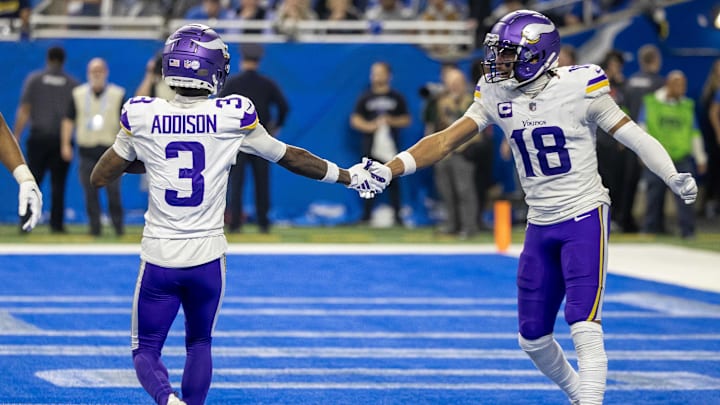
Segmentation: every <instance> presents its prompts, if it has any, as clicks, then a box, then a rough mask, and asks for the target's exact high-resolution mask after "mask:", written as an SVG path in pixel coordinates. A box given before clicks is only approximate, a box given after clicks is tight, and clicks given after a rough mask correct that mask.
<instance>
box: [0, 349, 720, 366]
mask: <svg viewBox="0 0 720 405" xmlns="http://www.w3.org/2000/svg"><path fill="white" fill-rule="evenodd" d="M129 353H130V346H129V345H128V346H107V345H0V356H73V357H75V356H97V357H114V356H128V355H129ZM607 354H608V358H611V359H612V360H613V361H620V360H630V361H643V360H644V361H669V360H674V361H713V362H715V361H720V352H717V351H712V350H685V351H683V350H610V351H608V352H607ZM213 355H214V356H216V357H217V358H222V357H228V358H235V357H252V358H352V359H357V358H361V359H377V358H393V359H415V358H427V359H499V360H527V355H526V354H525V353H523V352H522V350H505V349H498V350H484V349H452V348H433V349H421V348H384V347H368V348H347V347H300V346H298V347H293V346H287V347H281V346H277V347H273V346H257V347H242V346H231V347H230V346H214V347H213ZM163 356H168V357H169V356H173V357H177V356H182V357H184V356H185V347H184V346H166V347H165V348H164V349H163ZM567 357H568V358H571V359H574V358H575V354H574V353H573V352H569V353H568V354H567Z"/></svg>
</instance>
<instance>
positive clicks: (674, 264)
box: [0, 243, 720, 293]
mask: <svg viewBox="0 0 720 405" xmlns="http://www.w3.org/2000/svg"><path fill="white" fill-rule="evenodd" d="M521 251H522V246H521V245H512V246H511V247H510V249H509V251H508V253H507V255H508V256H518V255H519V254H520V252H521ZM608 251H609V259H608V265H609V272H610V273H611V274H621V275H625V276H630V277H636V278H640V279H644V280H651V281H657V282H661V283H668V284H674V285H680V286H683V287H688V288H693V289H697V290H703V291H710V292H718V293H720V266H718V263H720V253H716V252H708V251H702V250H697V249H688V248H683V247H679V246H670V245H662V244H619V243H611V244H610V247H609V249H608ZM496 252H497V250H496V248H495V246H494V245H492V244H478V245H432V244H426V245H409V244H397V245H371V244H362V245H360V244H280V243H277V244H231V245H229V247H228V253H229V254H238V255H244V254H247V255H323V254H330V255H344V254H350V255H352V254H370V255H388V254H390V255H392V254H411V255H426V254H432V255H442V254H448V255H452V254H470V255H472V254H495V253H496ZM0 254H5V255H13V254H20V255H49V254H87V255H109V254H112V255H116V254H123V255H139V254H140V246H139V244H133V245H110V244H103V245H95V244H93V245H80V244H72V245H60V244H3V245H0Z"/></svg>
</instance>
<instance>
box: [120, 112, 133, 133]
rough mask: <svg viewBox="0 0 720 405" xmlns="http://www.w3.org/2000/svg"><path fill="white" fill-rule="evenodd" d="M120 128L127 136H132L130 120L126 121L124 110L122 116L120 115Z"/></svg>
mask: <svg viewBox="0 0 720 405" xmlns="http://www.w3.org/2000/svg"><path fill="white" fill-rule="evenodd" d="M120 127H121V128H122V129H123V130H124V131H125V132H127V134H128V135H132V131H131V127H130V120H128V116H127V111H125V110H124V109H123V112H122V115H120Z"/></svg>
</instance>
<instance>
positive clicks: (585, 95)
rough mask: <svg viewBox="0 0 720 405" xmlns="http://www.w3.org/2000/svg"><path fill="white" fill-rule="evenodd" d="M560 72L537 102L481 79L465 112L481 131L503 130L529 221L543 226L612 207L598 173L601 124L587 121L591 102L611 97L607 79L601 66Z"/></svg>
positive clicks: (502, 85)
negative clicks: (597, 144)
mask: <svg viewBox="0 0 720 405" xmlns="http://www.w3.org/2000/svg"><path fill="white" fill-rule="evenodd" d="M555 72H556V74H555V75H554V76H553V77H552V78H551V79H550V81H549V82H548V84H547V86H546V87H545V88H544V89H543V90H542V91H540V93H539V94H538V95H537V96H535V97H534V98H533V97H530V96H528V95H526V94H524V93H523V92H521V91H519V90H516V89H513V88H511V86H508V85H507V83H503V82H500V83H487V82H486V81H485V79H484V78H481V79H480V81H479V82H478V84H477V87H476V88H475V102H474V103H473V105H472V106H470V108H469V109H468V111H467V112H466V113H465V116H467V117H469V118H471V119H473V120H474V121H475V122H476V123H478V126H480V127H481V128H484V127H485V126H486V125H489V124H497V125H498V126H499V127H500V128H502V130H503V132H504V133H505V137H506V140H507V142H508V143H509V145H510V147H511V149H512V152H513V156H514V158H515V165H516V168H517V173H518V176H519V178H520V184H521V185H522V188H523V191H524V192H525V201H526V202H527V204H528V206H529V208H530V211H529V213H528V222H530V223H535V224H540V225H544V224H553V223H557V222H561V221H564V220H567V219H569V218H572V217H574V216H576V215H578V214H581V213H583V212H586V211H588V210H590V209H592V208H594V207H597V206H598V205H600V204H603V203H604V204H609V203H610V197H609V195H608V191H607V189H606V188H605V187H603V184H602V181H601V179H600V175H599V174H598V170H597V155H596V148H595V142H596V136H595V132H596V128H597V125H596V124H595V123H594V122H591V121H590V120H589V119H588V105H589V104H590V103H591V102H592V100H593V99H595V98H596V97H599V96H601V95H603V94H608V93H609V90H610V84H609V82H608V79H607V76H606V75H605V73H604V72H603V70H602V69H601V68H600V67H598V66H596V65H582V66H567V67H561V68H558V69H556V70H555Z"/></svg>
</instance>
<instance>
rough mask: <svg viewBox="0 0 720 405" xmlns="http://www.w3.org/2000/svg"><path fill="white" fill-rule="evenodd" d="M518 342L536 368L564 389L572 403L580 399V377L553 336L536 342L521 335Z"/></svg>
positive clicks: (544, 337) (547, 336) (546, 336)
mask: <svg viewBox="0 0 720 405" xmlns="http://www.w3.org/2000/svg"><path fill="white" fill-rule="evenodd" d="M518 341H519V343H520V347H521V348H522V349H523V351H524V352H525V353H527V354H528V356H530V359H531V360H532V361H533V363H535V367H537V368H538V370H540V371H541V372H542V373H543V374H545V375H546V376H547V377H548V378H549V379H551V380H553V382H554V383H555V384H557V385H558V386H559V387H560V388H562V390H563V391H565V394H567V396H568V398H570V400H571V401H572V400H577V399H579V398H580V396H579V394H580V377H579V376H578V373H576V372H575V370H574V369H573V368H572V366H571V365H570V363H568V361H567V359H566V358H565V354H564V353H563V350H562V348H561V347H560V345H559V344H558V342H557V341H556V340H555V339H554V338H553V335H552V334H550V335H545V336H543V337H541V338H539V339H535V340H527V339H525V338H524V337H522V336H521V335H520V336H519V338H518Z"/></svg>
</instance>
